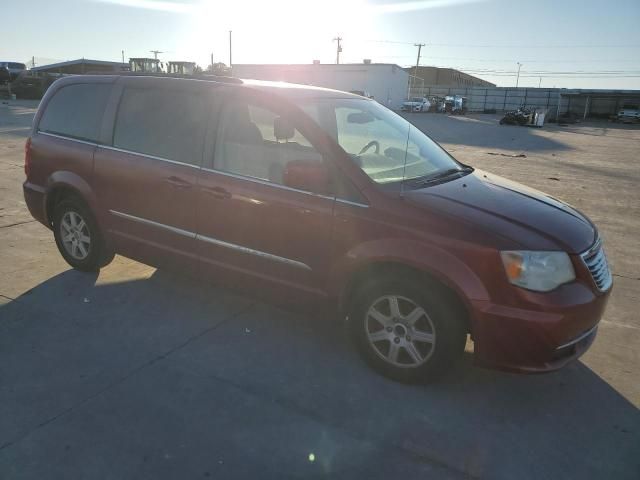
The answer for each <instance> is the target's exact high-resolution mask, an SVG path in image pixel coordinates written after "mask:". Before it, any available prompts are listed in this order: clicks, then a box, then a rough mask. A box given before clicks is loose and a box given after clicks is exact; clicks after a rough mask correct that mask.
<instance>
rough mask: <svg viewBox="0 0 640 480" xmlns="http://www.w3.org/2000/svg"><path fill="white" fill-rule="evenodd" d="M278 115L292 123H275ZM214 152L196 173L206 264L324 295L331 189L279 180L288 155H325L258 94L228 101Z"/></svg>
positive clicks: (315, 158) (242, 278)
mask: <svg viewBox="0 0 640 480" xmlns="http://www.w3.org/2000/svg"><path fill="white" fill-rule="evenodd" d="M282 119H286V122H285V123H287V124H288V125H289V126H290V128H288V129H286V128H285V129H282V128H279V127H278V124H279V123H278V122H281V120H282ZM213 153H214V154H213V158H212V159H206V158H205V160H204V161H205V168H203V169H202V171H201V173H200V176H199V180H198V219H197V222H198V237H197V238H198V242H197V243H198V250H199V253H200V255H201V258H202V260H203V265H204V266H205V267H208V268H209V270H210V271H211V272H213V273H215V274H216V275H218V276H219V275H224V276H225V279H227V280H228V279H234V280H235V281H238V282H241V283H244V284H245V285H244V286H247V284H248V285H249V286H251V287H254V288H259V287H260V286H261V285H271V286H283V287H286V288H285V290H284V291H287V292H292V295H293V296H300V297H301V298H302V297H306V296H307V295H306V294H308V295H310V296H312V297H313V296H323V295H324V294H325V290H326V285H325V283H324V282H325V279H326V276H327V271H328V269H329V264H330V261H329V260H330V254H331V237H332V232H331V231H332V216H333V208H334V203H335V199H334V196H333V195H332V194H327V193H326V192H324V193H322V194H320V193H317V192H312V191H307V190H305V189H296V188H291V187H288V186H286V185H284V171H285V169H286V168H287V164H288V162H291V161H294V160H297V161H306V162H325V161H326V160H325V158H323V155H322V154H321V153H320V152H319V151H318V150H317V149H316V148H314V146H313V145H312V144H311V143H310V142H309V141H308V140H307V137H305V136H304V135H303V134H302V133H301V132H300V130H298V128H296V122H295V119H294V118H293V117H292V116H291V115H289V114H288V112H287V111H285V108H284V107H278V106H274V105H271V104H268V103H265V101H264V100H261V99H260V97H256V96H251V97H246V96H245V97H243V98H239V97H236V98H231V99H230V100H229V101H228V102H227V105H226V106H225V107H224V108H223V112H222V118H221V121H220V123H219V126H218V129H217V134H216V141H215V152H213ZM208 161H209V163H207V162H208ZM292 300H296V299H293V298H292Z"/></svg>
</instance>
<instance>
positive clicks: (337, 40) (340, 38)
mask: <svg viewBox="0 0 640 480" xmlns="http://www.w3.org/2000/svg"><path fill="white" fill-rule="evenodd" d="M333 41H334V42H338V47H337V48H336V65H339V64H340V53H341V52H342V45H340V42H341V41H342V37H340V36H338V37H336V38H334V39H333Z"/></svg>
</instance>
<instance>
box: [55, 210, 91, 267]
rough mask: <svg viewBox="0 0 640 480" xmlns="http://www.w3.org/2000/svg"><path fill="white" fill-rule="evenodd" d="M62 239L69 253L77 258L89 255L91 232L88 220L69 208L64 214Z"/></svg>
mask: <svg viewBox="0 0 640 480" xmlns="http://www.w3.org/2000/svg"><path fill="white" fill-rule="evenodd" d="M60 239H61V241H62V245H63V246H64V249H65V250H66V251H67V253H68V254H69V255H71V256H72V257H73V258H75V259H76V260H84V259H85V258H87V257H88V256H89V250H90V248H91V234H90V232H89V227H88V225H87V222H85V221H84V219H83V218H82V217H81V216H80V214H78V213H77V212H74V211H72V210H69V211H67V212H65V214H64V215H63V216H62V220H61V221H60Z"/></svg>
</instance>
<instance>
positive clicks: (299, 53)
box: [0, 0, 640, 89]
mask: <svg viewBox="0 0 640 480" xmlns="http://www.w3.org/2000/svg"><path fill="white" fill-rule="evenodd" d="M2 20H3V40H2V41H1V42H0V60H12V61H21V62H27V61H29V62H31V59H32V57H35V62H36V65H43V64H46V63H52V62H56V61H63V60H71V59H76V58H81V57H84V58H91V59H97V60H112V61H119V60H120V59H121V58H122V50H124V56H125V60H128V58H129V57H145V56H153V54H152V53H150V50H160V51H162V52H163V53H160V54H159V55H158V58H160V59H161V60H162V61H169V60H188V61H195V62H197V63H198V64H199V65H201V66H203V67H205V66H206V65H208V64H209V63H210V58H211V54H213V58H214V61H215V62H219V61H220V62H224V63H227V64H228V63H229V30H232V31H233V34H232V38H233V43H232V54H233V63H311V62H312V61H313V60H316V59H317V60H320V61H321V62H322V63H334V62H335V57H336V42H335V41H334V40H333V39H334V38H335V37H337V36H340V37H342V48H343V52H342V54H341V58H340V60H341V63H360V62H362V60H363V59H365V58H368V59H371V60H372V61H373V62H379V63H396V64H398V65H401V66H408V65H415V63H416V56H417V50H418V49H417V47H415V46H414V44H416V43H424V44H425V46H424V47H423V48H422V56H421V59H420V65H434V66H440V67H452V68H458V69H460V70H462V71H465V72H468V73H470V74H473V75H476V76H478V77H480V78H483V79H485V80H488V81H491V82H493V83H496V84H497V85H499V86H515V83H516V72H517V70H518V62H519V63H520V64H521V67H520V78H519V85H520V86H531V87H537V86H539V85H540V86H542V87H565V88H623V89H640V36H639V35H638V33H640V0H610V1H608V2H604V1H596V0H536V1H531V0H424V1H415V0H414V1H394V0H314V1H306V0H232V1H219V0H56V1H51V0H31V1H28V2H26V1H25V2H20V1H17V2H10V3H8V4H7V5H4V6H3V10H2Z"/></svg>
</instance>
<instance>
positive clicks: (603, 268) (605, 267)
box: [580, 239, 613, 292]
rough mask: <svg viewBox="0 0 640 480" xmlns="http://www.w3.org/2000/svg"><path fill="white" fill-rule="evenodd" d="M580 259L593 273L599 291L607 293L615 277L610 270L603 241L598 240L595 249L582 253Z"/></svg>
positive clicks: (592, 276)
mask: <svg viewBox="0 0 640 480" xmlns="http://www.w3.org/2000/svg"><path fill="white" fill-rule="evenodd" d="M580 257H581V258H582V261H583V262H584V264H585V265H586V267H587V269H588V270H589V272H590V273H591V278H592V279H593V283H595V284H596V287H598V290H600V291H601V292H605V291H607V290H608V289H609V287H611V284H612V283H613V277H612V276H611V271H610V270H609V263H608V262H607V256H606V254H605V253H604V249H603V248H602V241H601V240H600V239H598V240H597V241H596V243H595V244H594V245H593V247H591V248H590V249H589V250H587V251H586V252H584V253H582V254H581V255H580Z"/></svg>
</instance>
